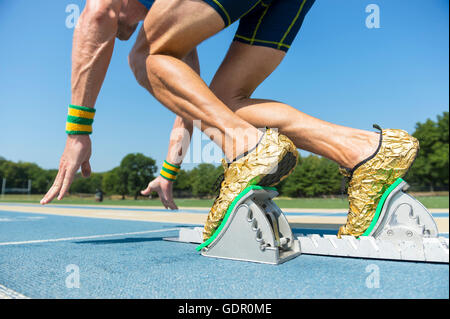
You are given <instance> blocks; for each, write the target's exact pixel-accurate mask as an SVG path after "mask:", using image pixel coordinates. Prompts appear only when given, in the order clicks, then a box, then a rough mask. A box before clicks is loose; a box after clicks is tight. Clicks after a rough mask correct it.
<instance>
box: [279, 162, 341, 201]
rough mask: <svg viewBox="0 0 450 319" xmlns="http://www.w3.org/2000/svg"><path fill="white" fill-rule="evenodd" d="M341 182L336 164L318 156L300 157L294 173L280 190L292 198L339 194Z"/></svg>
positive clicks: (283, 183)
mask: <svg viewBox="0 0 450 319" xmlns="http://www.w3.org/2000/svg"><path fill="white" fill-rule="evenodd" d="M341 180H342V176H341V175H340V174H339V170H338V165H337V164H336V163H334V162H332V161H330V160H329V159H326V158H322V157H319V156H316V155H309V156H307V157H301V156H299V158H298V163H297V167H296V168H295V170H294V172H293V173H292V174H291V175H290V176H289V177H288V178H286V180H285V181H283V182H282V184H281V185H280V186H279V187H278V188H279V189H280V193H281V194H282V195H285V196H290V197H312V196H320V195H328V194H339V192H340V187H341Z"/></svg>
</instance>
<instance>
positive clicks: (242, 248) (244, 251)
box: [165, 185, 300, 264]
mask: <svg viewBox="0 0 450 319" xmlns="http://www.w3.org/2000/svg"><path fill="white" fill-rule="evenodd" d="M277 195H278V193H277V191H276V189H275V188H270V187H262V186H256V185H253V186H249V187H247V188H246V189H245V190H244V191H243V192H242V193H240V194H239V196H237V197H236V199H235V200H234V201H233V203H232V204H231V205H230V207H229V208H228V210H227V213H226V214H225V217H224V219H223V221H222V223H221V224H220V226H219V228H218V229H217V230H216V232H215V233H214V234H213V235H212V236H211V237H210V238H209V239H208V240H207V241H205V242H203V239H202V231H203V228H200V227H197V228H194V229H182V230H181V231H180V233H179V236H178V237H176V238H165V239H166V240H173V241H181V242H191V243H200V245H199V246H198V247H197V248H196V249H197V251H200V252H201V254H202V255H203V256H206V257H216V258H225V259H234V260H243V261H252V262H259V263H265V264H280V263H283V262H285V261H288V260H290V259H292V258H295V257H297V256H298V255H300V245H299V241H298V240H297V239H296V238H295V237H294V235H293V234H292V230H291V227H290V226H289V223H288V221H287V219H286V216H284V214H283V212H282V211H281V210H280V208H279V207H278V206H277V205H276V204H275V203H274V202H273V201H272V198H274V197H276V196H277Z"/></svg>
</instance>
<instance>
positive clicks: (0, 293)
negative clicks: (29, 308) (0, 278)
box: [0, 285, 30, 299]
mask: <svg viewBox="0 0 450 319" xmlns="http://www.w3.org/2000/svg"><path fill="white" fill-rule="evenodd" d="M0 299H30V298H28V297H26V296H24V295H22V294H21V293H18V292H17V291H14V290H12V289H9V288H6V287H5V286H2V285H0Z"/></svg>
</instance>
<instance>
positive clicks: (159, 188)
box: [141, 176, 178, 209]
mask: <svg viewBox="0 0 450 319" xmlns="http://www.w3.org/2000/svg"><path fill="white" fill-rule="evenodd" d="M172 187H173V182H171V181H168V180H167V179H165V178H163V177H161V176H158V177H156V178H155V179H154V180H152V181H151V182H150V183H148V186H147V188H146V189H144V190H143V191H141V194H142V195H146V196H148V195H150V193H151V192H157V193H158V196H159V198H160V199H161V202H162V203H163V205H164V207H165V208H167V209H178V207H177V205H175V202H174V201H173V195H172Z"/></svg>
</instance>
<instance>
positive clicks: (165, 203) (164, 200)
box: [158, 189, 169, 209]
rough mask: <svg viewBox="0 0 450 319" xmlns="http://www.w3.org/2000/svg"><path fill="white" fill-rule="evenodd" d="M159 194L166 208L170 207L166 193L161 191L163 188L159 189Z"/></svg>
mask: <svg viewBox="0 0 450 319" xmlns="http://www.w3.org/2000/svg"><path fill="white" fill-rule="evenodd" d="M158 196H159V199H160V200H161V203H162V204H163V205H164V207H165V208H166V209H168V208H169V205H168V204H167V200H166V197H165V196H164V193H163V192H162V191H161V189H159V190H158Z"/></svg>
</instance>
